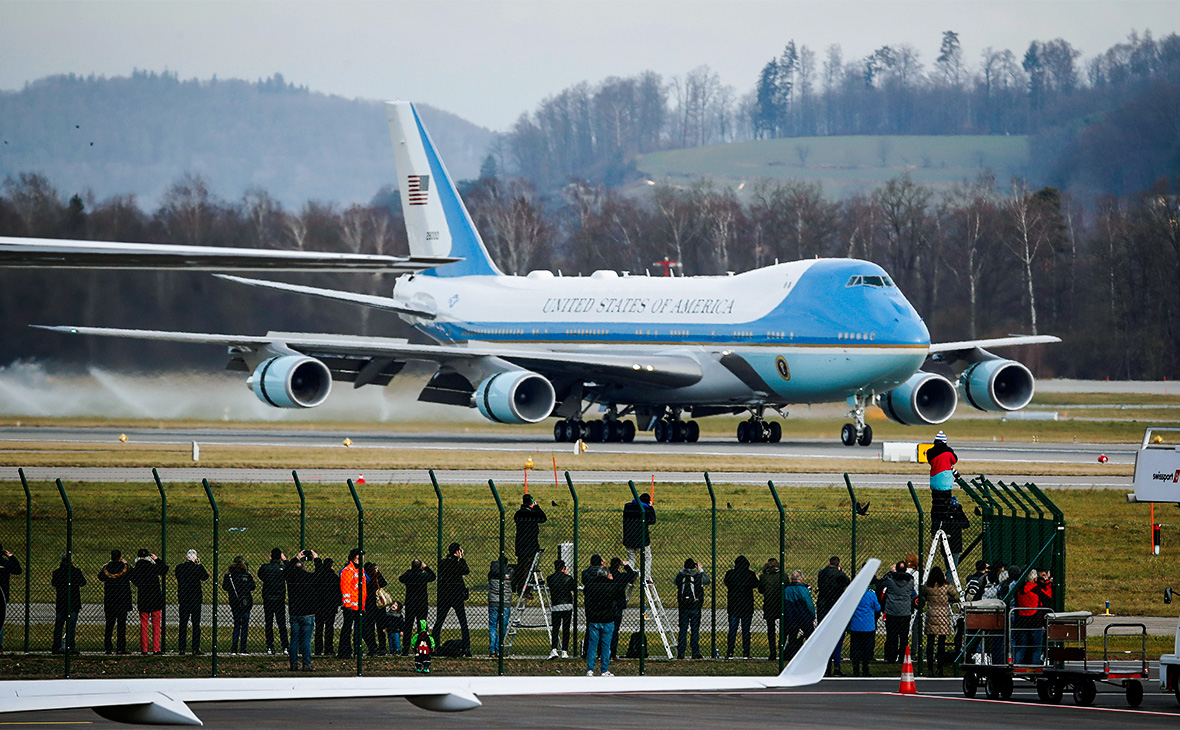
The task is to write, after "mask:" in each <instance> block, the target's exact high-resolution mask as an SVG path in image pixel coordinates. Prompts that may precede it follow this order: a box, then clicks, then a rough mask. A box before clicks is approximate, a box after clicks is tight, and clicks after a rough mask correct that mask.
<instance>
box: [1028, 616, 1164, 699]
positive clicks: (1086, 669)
mask: <svg viewBox="0 0 1180 730" xmlns="http://www.w3.org/2000/svg"><path fill="white" fill-rule="evenodd" d="M1093 620H1094V619H1093V617H1092V615H1091V613H1090V612H1089V611H1068V612H1064V613H1048V614H1046V615H1045V638H1046V640H1047V643H1048V644H1049V647H1048V649H1047V652H1046V654H1047V659H1048V661H1049V664H1048V665H1047V666H1045V667H1044V668H1043V669H1041V671H1040V677H1039V678H1038V679H1037V680H1036V681H1037V696H1039V697H1040V698H1041V699H1042V700H1043V701H1045V702H1053V703H1057V702H1060V701H1061V697H1062V695H1063V694H1064V693H1065V689H1066V688H1067V687H1068V688H1070V689H1072V690H1073V699H1074V703H1075V704H1078V705H1082V706H1086V705H1090V704H1092V703H1093V702H1094V697H1095V696H1096V695H1097V694H1098V688H1097V685H1098V683H1102V684H1108V685H1111V686H1113V687H1119V688H1121V689H1122V690H1123V692H1124V694H1125V695H1126V698H1127V704H1128V705H1130V706H1131V707H1138V706H1139V704H1140V703H1141V702H1142V701H1143V680H1145V679H1147V678H1148V664H1147V626H1146V625H1144V624H1141V623H1112V624H1109V625H1108V626H1106V628H1104V629H1103V631H1102V662H1101V665H1099V664H1098V663H1097V662H1094V661H1091V660H1090V658H1089V652H1088V650H1087V649H1088V647H1087V631H1086V627H1087V626H1089V625H1090V624H1091V623H1092V622H1093ZM1114 636H1137V637H1139V648H1138V649H1125V650H1117V651H1116V650H1114V649H1112V648H1111V646H1110V643H1111V642H1110V639H1111V637H1114Z"/></svg>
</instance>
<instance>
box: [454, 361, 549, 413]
mask: <svg viewBox="0 0 1180 730" xmlns="http://www.w3.org/2000/svg"><path fill="white" fill-rule="evenodd" d="M472 398H474V399H475V407H476V408H478V409H479V412H480V413H481V414H482V415H483V417H484V418H487V419H488V420H490V421H495V422H496V423H515V424H521V423H537V422H539V421H543V420H545V419H546V418H548V417H549V414H550V413H552V412H553V408H554V406H555V405H557V396H556V394H555V393H554V391H553V384H552V383H550V382H549V381H548V380H547V379H545V377H544V376H541V375H538V374H537V373H534V372H532V371H530V370H510V371H507V372H503V373H496V374H495V375H492V376H491V377H489V378H487V379H486V380H484V381H483V382H482V383H480V384H479V386H478V387H477V388H476V389H475V393H474V394H473V395H472Z"/></svg>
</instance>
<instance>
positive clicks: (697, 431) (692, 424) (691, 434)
mask: <svg viewBox="0 0 1180 730" xmlns="http://www.w3.org/2000/svg"><path fill="white" fill-rule="evenodd" d="M685 428H686V431H685V434H684V440H685V441H687V442H688V443H690V444H695V443H696V442H697V439H699V438H700V437H701V426H700V424H698V423H697V422H696V421H689V422H688V424H687V425H686V427H685Z"/></svg>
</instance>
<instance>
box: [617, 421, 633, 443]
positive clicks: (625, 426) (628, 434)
mask: <svg viewBox="0 0 1180 730" xmlns="http://www.w3.org/2000/svg"><path fill="white" fill-rule="evenodd" d="M619 427H620V429H621V430H622V432H623V433H622V438H623V441H624V443H628V444H629V443H631V442H632V441H634V440H635V424H634V423H632V422H631V421H622V422H620V424H619Z"/></svg>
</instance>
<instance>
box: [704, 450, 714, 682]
mask: <svg viewBox="0 0 1180 730" xmlns="http://www.w3.org/2000/svg"><path fill="white" fill-rule="evenodd" d="M705 486H706V487H708V488H709V503H710V507H709V515H710V517H711V519H712V528H711V531H710V534H711V540H710V550H711V554H710V560H712V562H711V563H709V570H711V571H713V575H712V576H711V577H710V578H711V579H710V580H709V594H710V595H709V623H710V626H712V628H711V629H710V631H709V645H710V649H711V651H712V652H713V658H714V659H716V658H717V495H716V493H714V492H713V480H711V479H710V478H709V472H705Z"/></svg>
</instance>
